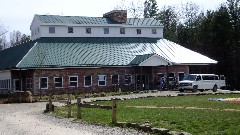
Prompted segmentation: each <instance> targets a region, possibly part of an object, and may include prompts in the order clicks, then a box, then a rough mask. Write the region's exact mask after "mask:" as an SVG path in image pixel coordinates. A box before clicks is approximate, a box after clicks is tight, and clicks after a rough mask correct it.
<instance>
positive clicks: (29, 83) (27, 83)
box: [26, 78, 33, 89]
mask: <svg viewBox="0 0 240 135" xmlns="http://www.w3.org/2000/svg"><path fill="white" fill-rule="evenodd" d="M28 80H31V81H30V82H29V81H28ZM29 85H30V87H28V86H29ZM26 88H27V89H32V88H33V79H32V78H26Z"/></svg>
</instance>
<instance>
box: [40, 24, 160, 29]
mask: <svg viewBox="0 0 240 135" xmlns="http://www.w3.org/2000/svg"><path fill="white" fill-rule="evenodd" d="M40 26H68V27H71V26H72V27H74V26H75V27H76V26H79V27H80V26H81V27H128V28H163V27H164V26H163V25H131V24H71V23H69V24H65V23H64V24H62V23H41V24H40Z"/></svg>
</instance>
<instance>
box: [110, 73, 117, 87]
mask: <svg viewBox="0 0 240 135" xmlns="http://www.w3.org/2000/svg"><path fill="white" fill-rule="evenodd" d="M113 76H117V83H113ZM111 79H112V85H118V84H119V75H111Z"/></svg>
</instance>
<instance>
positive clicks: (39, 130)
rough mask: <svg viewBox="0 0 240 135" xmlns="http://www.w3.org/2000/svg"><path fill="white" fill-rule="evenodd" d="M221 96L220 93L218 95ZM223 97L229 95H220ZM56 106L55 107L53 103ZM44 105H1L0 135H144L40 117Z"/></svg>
mask: <svg viewBox="0 0 240 135" xmlns="http://www.w3.org/2000/svg"><path fill="white" fill-rule="evenodd" d="M220 93H222V92H221V91H220ZM223 93H228V92H227V91H226V92H225V91H223ZM177 94H179V93H178V92H167V91H163V92H158V93H144V94H132V95H126V96H117V98H125V99H128V98H138V97H146V96H168V95H172V96H176V95H177ZM111 98H113V97H99V98H93V99H92V98H89V99H83V101H90V100H94V99H102V100H104V99H111ZM53 104H54V105H57V104H58V103H57V102H55V103H53ZM45 105H46V103H45V102H39V103H22V104H0V135H67V134H69V135H83V134H84V135H88V134H90V135H95V134H101V135H108V134H109V135H110V134H111V135H112V134H114V135H134V134H138V135H140V134H144V133H141V132H138V131H136V130H132V129H122V128H118V127H116V128H112V127H107V126H106V127H105V126H97V125H91V124H88V123H84V122H83V123H77V122H74V121H73V120H72V119H66V118H56V117H53V116H51V115H48V114H43V110H44V109H45Z"/></svg>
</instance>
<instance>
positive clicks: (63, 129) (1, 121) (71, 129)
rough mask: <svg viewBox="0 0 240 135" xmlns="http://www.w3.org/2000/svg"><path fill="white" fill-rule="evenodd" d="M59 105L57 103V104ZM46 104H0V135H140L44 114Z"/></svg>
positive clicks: (134, 132)
mask: <svg viewBox="0 0 240 135" xmlns="http://www.w3.org/2000/svg"><path fill="white" fill-rule="evenodd" d="M55 104H57V103H55ZM45 105H46V103H31V104H0V135H68V134H69V135H95V134H103V135H107V134H109V135H110V134H116V135H124V134H140V133H139V132H137V131H135V130H130V129H122V128H111V127H104V126H97V125H91V124H88V123H77V122H73V121H72V120H71V119H62V118H56V117H53V116H51V115H46V114H43V113H42V112H43V110H44V108H45Z"/></svg>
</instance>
